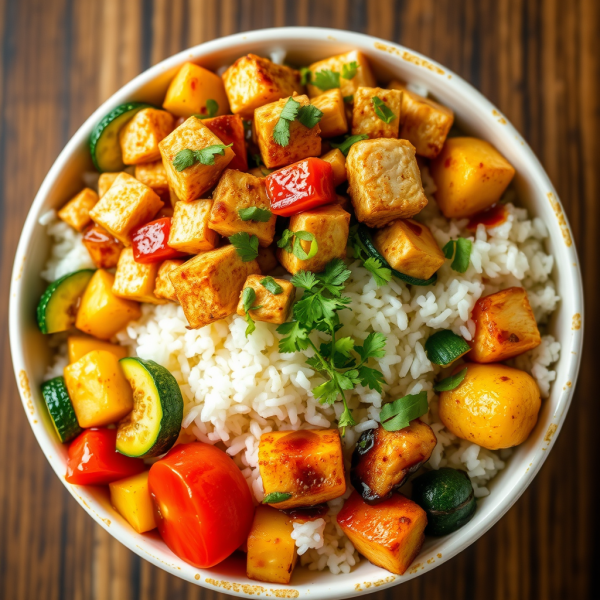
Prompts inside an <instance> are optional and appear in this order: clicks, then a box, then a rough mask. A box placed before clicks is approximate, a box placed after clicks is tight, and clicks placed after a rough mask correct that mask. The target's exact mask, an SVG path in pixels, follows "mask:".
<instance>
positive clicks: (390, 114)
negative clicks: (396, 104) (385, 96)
mask: <svg viewBox="0 0 600 600" xmlns="http://www.w3.org/2000/svg"><path fill="white" fill-rule="evenodd" d="M371 102H373V108H374V109H375V114H376V115H377V116H378V117H379V118H380V119H381V120H382V121H383V122H384V123H391V122H392V121H393V120H394V119H395V118H396V115H395V114H394V111H393V110H392V109H391V108H390V107H389V106H388V105H387V104H386V103H385V102H384V101H383V100H382V99H381V98H379V97H378V96H373V98H372V99H371Z"/></svg>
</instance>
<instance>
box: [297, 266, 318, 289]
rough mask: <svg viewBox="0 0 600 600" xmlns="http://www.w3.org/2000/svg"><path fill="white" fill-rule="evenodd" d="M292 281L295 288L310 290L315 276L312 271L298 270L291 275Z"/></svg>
mask: <svg viewBox="0 0 600 600" xmlns="http://www.w3.org/2000/svg"><path fill="white" fill-rule="evenodd" d="M292 283H293V284H294V286H295V287H297V288H302V289H304V290H309V291H310V290H312V288H313V287H314V286H315V284H316V283H317V277H316V275H315V274H314V273H313V272H312V271H298V272H297V273H296V274H295V275H294V276H293V277H292Z"/></svg>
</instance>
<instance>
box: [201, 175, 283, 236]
mask: <svg viewBox="0 0 600 600" xmlns="http://www.w3.org/2000/svg"><path fill="white" fill-rule="evenodd" d="M254 206H255V207H257V208H262V209H267V210H269V209H270V207H271V203H270V202H269V197H268V196H267V190H266V187H265V180H264V178H261V177H255V176H254V175H251V174H250V173H242V172H241V171H234V170H233V169H227V170H226V171H225V173H223V176H222V177H221V179H220V181H219V184H218V185H217V187H216V188H215V191H214V192H213V203H212V209H211V211H210V220H209V223H208V226H209V227H210V228H211V229H212V230H214V231H216V232H218V233H220V234H221V235H222V236H224V237H230V236H232V235H233V234H234V233H239V232H240V231H246V232H247V233H249V234H250V235H255V236H256V237H258V241H259V243H260V245H261V246H263V247H266V246H269V245H270V244H272V243H273V237H274V236H275V221H276V220H277V216H276V215H274V214H272V215H271V218H270V219H269V220H268V221H266V222H261V221H251V220H250V221H243V220H242V218H241V217H240V215H239V211H240V210H241V209H243V208H250V207H254Z"/></svg>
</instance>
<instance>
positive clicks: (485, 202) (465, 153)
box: [430, 137, 515, 219]
mask: <svg viewBox="0 0 600 600" xmlns="http://www.w3.org/2000/svg"><path fill="white" fill-rule="evenodd" d="M430 168H431V175H432V176H433V179H434V180H435V185H436V186H437V191H436V192H435V199H436V200H437V203H438V205H439V207H440V210H441V211H442V212H443V213H444V216H445V217H447V218H448V219H450V218H456V219H462V218H464V217H470V216H472V215H474V214H476V213H478V212H480V211H482V210H484V209H486V208H488V207H490V206H491V205H492V204H495V203H496V202H498V200H500V198H501V197H502V194H503V193H504V190H506V188H507V187H508V184H509V183H510V182H511V181H512V178H513V177H514V174H515V170H514V168H513V167H512V165H511V164H510V163H509V162H508V161H507V160H506V159H505V158H504V157H503V156H502V155H501V154H500V153H499V152H498V151H497V150H496V149H495V148H494V147H493V146H492V145H491V144H490V143H488V142H486V141H484V140H479V139H477V138H470V137H455V138H449V139H448V140H446V143H445V145H444V148H443V150H442V152H441V154H440V155H439V156H438V157H437V158H436V159H435V160H433V161H432V162H431V167H430Z"/></svg>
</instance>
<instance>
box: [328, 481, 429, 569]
mask: <svg viewBox="0 0 600 600" xmlns="http://www.w3.org/2000/svg"><path fill="white" fill-rule="evenodd" d="M337 522H338V525H339V526H340V527H341V528H342V530H343V531H344V533H345V534H346V535H347V536H348V538H349V539H350V541H351V542H352V544H353V545H354V547H355V548H356V549H357V550H358V551H359V552H360V553H361V554H362V555H363V556H364V557H365V558H367V559H368V560H369V561H371V562H372V563H373V564H374V565H377V566H378V567H382V568H383V569H386V570H387V571H390V572H391V573H395V574H396V575H402V574H403V573H404V572H405V571H406V569H408V567H409V566H410V564H411V563H412V562H413V560H414V559H415V558H416V557H417V555H418V554H419V552H420V551H421V546H423V542H424V541H425V534H424V531H425V527H426V525H427V514H426V513H425V511H424V510H423V509H422V508H421V507H420V506H419V505H418V504H415V503H414V502H413V501H412V500H409V499H408V498H406V497H405V496H403V495H402V494H393V495H392V497H391V498H389V499H388V500H385V501H383V502H381V503H380V504H377V505H376V506H371V505H369V504H367V503H366V502H364V501H363V499H362V498H361V497H360V495H359V494H358V493H357V492H352V495H351V496H350V498H348V500H346V502H345V503H344V506H343V508H342V510H341V511H340V512H339V514H338V516H337Z"/></svg>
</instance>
